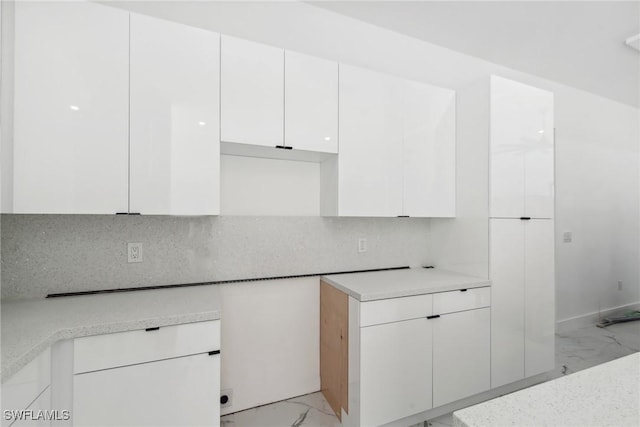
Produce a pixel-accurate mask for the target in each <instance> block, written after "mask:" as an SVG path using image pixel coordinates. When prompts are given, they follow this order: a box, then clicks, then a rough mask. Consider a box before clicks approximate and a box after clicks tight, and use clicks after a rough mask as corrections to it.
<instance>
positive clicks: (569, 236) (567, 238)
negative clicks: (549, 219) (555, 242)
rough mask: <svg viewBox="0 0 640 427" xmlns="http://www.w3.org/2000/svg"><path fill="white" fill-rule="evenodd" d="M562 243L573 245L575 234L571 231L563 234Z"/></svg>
mask: <svg viewBox="0 0 640 427" xmlns="http://www.w3.org/2000/svg"><path fill="white" fill-rule="evenodd" d="M562 241H563V242H564V243H571V242H572V241H573V233H572V232H571V231H565V232H564V233H562Z"/></svg>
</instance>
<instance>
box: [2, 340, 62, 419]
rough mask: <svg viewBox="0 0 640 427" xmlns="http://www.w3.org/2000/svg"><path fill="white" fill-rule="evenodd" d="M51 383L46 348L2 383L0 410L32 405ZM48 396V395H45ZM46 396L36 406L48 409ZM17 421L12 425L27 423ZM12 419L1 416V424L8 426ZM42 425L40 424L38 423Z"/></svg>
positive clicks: (17, 409)
mask: <svg viewBox="0 0 640 427" xmlns="http://www.w3.org/2000/svg"><path fill="white" fill-rule="evenodd" d="M50 384H51V350H50V349H49V348H47V349H46V350H45V351H43V352H42V353H41V354H39V355H38V356H37V357H36V358H35V359H34V360H32V361H31V362H29V363H28V364H27V365H26V366H25V367H24V368H22V369H20V370H19V371H18V372H16V373H15V374H13V375H12V376H11V377H10V378H9V379H8V380H7V381H5V382H4V383H3V384H2V410H3V411H5V410H6V411H21V410H24V409H28V408H30V407H31V406H33V402H34V401H35V400H37V399H38V398H39V396H42V395H43V394H44V392H45V391H46V390H48V389H49V385H50ZM47 396H48V395H47ZM48 402H50V399H49V400H48V401H47V400H46V396H45V397H43V398H42V399H40V400H39V403H38V404H37V405H36V406H43V408H41V409H48V408H47V407H46V405H47V403H48ZM26 422H27V421H24V422H23V423H22V424H18V423H17V422H16V423H14V424H13V425H27V424H25V423H26ZM11 424H12V420H7V419H5V417H2V426H3V427H5V426H9V425H11ZM40 425H42V424H40Z"/></svg>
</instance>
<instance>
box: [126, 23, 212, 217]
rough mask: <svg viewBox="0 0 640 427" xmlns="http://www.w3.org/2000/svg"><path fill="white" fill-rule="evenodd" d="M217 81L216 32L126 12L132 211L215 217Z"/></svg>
mask: <svg viewBox="0 0 640 427" xmlns="http://www.w3.org/2000/svg"><path fill="white" fill-rule="evenodd" d="M219 78H220V36H219V34H217V33H213V32H210V31H205V30H201V29H198V28H193V27H188V26H185V25H180V24H176V23H172V22H168V21H164V20H160V19H155V18H151V17H147V16H142V15H138V14H131V129H130V132H131V133H130V135H131V146H130V155H131V159H130V162H131V163H130V164H131V172H130V211H131V212H135V213H142V214H152V215H216V214H219V212H220V204H219V199H220V195H219V193H220V190H219V180H220V141H219V132H220V124H219V98H220V97H219Z"/></svg>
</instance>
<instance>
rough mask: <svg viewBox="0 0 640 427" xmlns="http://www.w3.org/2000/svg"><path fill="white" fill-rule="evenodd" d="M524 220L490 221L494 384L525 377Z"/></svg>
mask: <svg viewBox="0 0 640 427" xmlns="http://www.w3.org/2000/svg"><path fill="white" fill-rule="evenodd" d="M524 226H525V223H524V221H520V220H516V219H491V220H490V221H489V230H490V231H489V235H490V239H489V247H490V262H489V277H491V290H492V291H493V295H492V296H493V300H492V302H493V304H492V309H491V343H492V345H491V386H492V387H498V386H501V385H504V384H509V383H511V382H514V381H517V380H521V379H523V378H524V312H523V310H524V301H525V299H524V257H525V254H524V250H525V249H524V238H525V235H524Z"/></svg>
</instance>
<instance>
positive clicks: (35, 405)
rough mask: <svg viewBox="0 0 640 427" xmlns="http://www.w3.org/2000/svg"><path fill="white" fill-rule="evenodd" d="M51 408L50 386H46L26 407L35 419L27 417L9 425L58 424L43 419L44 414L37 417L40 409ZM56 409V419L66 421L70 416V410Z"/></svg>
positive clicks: (25, 426)
mask: <svg viewBox="0 0 640 427" xmlns="http://www.w3.org/2000/svg"><path fill="white" fill-rule="evenodd" d="M52 409H54V408H52V407H51V387H47V388H46V389H45V390H44V391H43V392H42V393H41V394H40V396H38V398H37V399H36V400H34V401H33V402H32V403H31V405H29V407H28V408H27V410H28V411H33V415H34V417H35V418H36V419H35V420H27V419H22V420H16V422H14V423H13V424H11V427H45V426H51V425H59V424H56V421H51V420H47V419H45V418H46V417H44V416H43V417H42V418H40V419H38V417H37V415H38V414H39V413H40V411H43V412H44V411H50V410H52ZM55 409H57V408H55ZM57 410H58V413H57V416H58V417H59V418H58V420H63V421H66V420H65V418H66V417H70V416H71V413H70V412H69V413H66V412H63V411H64V409H57ZM3 422H4V421H3ZM3 426H4V424H3Z"/></svg>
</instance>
